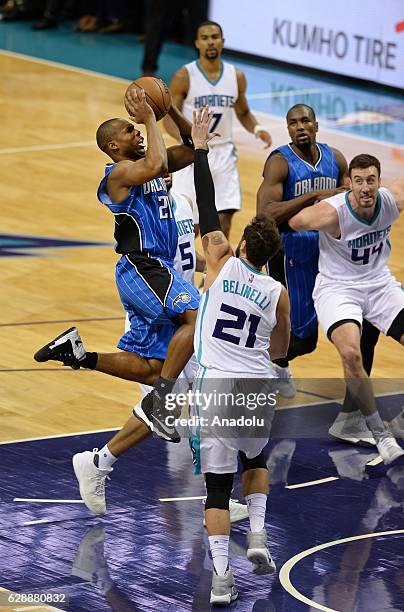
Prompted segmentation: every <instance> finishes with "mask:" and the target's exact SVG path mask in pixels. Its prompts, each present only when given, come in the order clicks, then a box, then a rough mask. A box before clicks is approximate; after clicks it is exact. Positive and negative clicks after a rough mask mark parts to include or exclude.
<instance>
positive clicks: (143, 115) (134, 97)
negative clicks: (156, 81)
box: [124, 87, 154, 123]
mask: <svg viewBox="0 0 404 612" xmlns="http://www.w3.org/2000/svg"><path fill="white" fill-rule="evenodd" d="M124 102H125V108H126V110H127V111H128V114H129V117H130V119H131V120H132V121H134V122H135V123H145V122H146V121H147V120H148V119H150V117H154V112H153V109H152V108H151V106H149V105H148V104H147V101H146V93H145V91H144V89H140V88H136V87H130V88H129V89H128V90H127V92H126V94H125V100H124Z"/></svg>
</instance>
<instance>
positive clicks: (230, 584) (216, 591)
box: [210, 566, 238, 606]
mask: <svg viewBox="0 0 404 612" xmlns="http://www.w3.org/2000/svg"><path fill="white" fill-rule="evenodd" d="M237 597H238V593H237V589H236V587H235V584H234V578H233V572H232V571H231V567H230V566H229V567H228V568H227V570H226V573H225V574H224V576H219V574H216V572H215V570H213V574H212V589H211V591H210V603H211V605H212V606H226V605H230V604H231V602H232V601H235V600H236V599H237Z"/></svg>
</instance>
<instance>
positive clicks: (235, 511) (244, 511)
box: [229, 499, 248, 523]
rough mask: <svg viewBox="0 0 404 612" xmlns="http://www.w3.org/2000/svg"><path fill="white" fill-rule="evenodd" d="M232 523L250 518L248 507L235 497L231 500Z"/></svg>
mask: <svg viewBox="0 0 404 612" xmlns="http://www.w3.org/2000/svg"><path fill="white" fill-rule="evenodd" d="M229 511H230V523H237V522H238V521H244V519H246V518H248V508H247V506H246V505H245V504H240V502H238V501H237V500H235V499H231V500H230V501H229Z"/></svg>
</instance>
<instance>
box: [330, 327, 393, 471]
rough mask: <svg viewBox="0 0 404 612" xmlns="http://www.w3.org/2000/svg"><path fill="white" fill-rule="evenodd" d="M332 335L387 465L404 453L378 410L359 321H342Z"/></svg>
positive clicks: (333, 328)
mask: <svg viewBox="0 0 404 612" xmlns="http://www.w3.org/2000/svg"><path fill="white" fill-rule="evenodd" d="M328 336H329V338H330V339H331V341H332V342H333V344H334V345H335V347H336V349H337V351H338V352H339V354H340V357H341V360H342V366H343V369H344V376H345V382H346V385H347V387H348V389H349V392H350V394H351V396H352V397H353V399H354V401H355V403H356V405H357V406H358V408H359V410H360V411H361V412H362V414H363V416H364V417H365V419H366V424H367V426H368V428H369V429H370V431H371V432H372V434H373V437H374V439H375V441H376V446H377V449H378V451H379V453H380V455H381V457H382V458H383V461H384V462H385V463H386V464H389V463H391V462H392V461H395V460H396V459H398V458H399V457H400V456H402V455H403V454H404V452H403V451H402V450H401V448H400V447H399V445H398V444H397V442H396V441H395V439H394V438H393V437H392V435H391V433H390V431H389V430H388V429H387V428H386V426H385V424H384V423H383V421H382V419H381V417H380V415H379V412H378V410H377V406H376V401H375V398H374V395H373V390H372V385H371V382H370V379H369V377H368V376H367V374H366V372H365V370H364V368H363V363H362V356H361V352H360V328H359V325H358V322H357V321H354V320H351V321H349V320H342V321H338V322H337V323H335V324H334V325H333V326H332V328H331V329H329V333H328Z"/></svg>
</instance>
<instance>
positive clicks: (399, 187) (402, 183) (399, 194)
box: [388, 176, 404, 213]
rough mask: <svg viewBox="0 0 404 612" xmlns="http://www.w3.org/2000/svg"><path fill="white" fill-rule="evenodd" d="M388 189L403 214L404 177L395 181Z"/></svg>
mask: <svg viewBox="0 0 404 612" xmlns="http://www.w3.org/2000/svg"><path fill="white" fill-rule="evenodd" d="M388 189H389V191H390V193H391V195H392V196H393V198H394V200H395V202H396V204H397V208H398V210H399V211H400V213H402V212H403V211H404V176H400V177H399V178H397V179H395V180H394V181H393V182H392V183H391V185H390V187H389V188H388Z"/></svg>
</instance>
